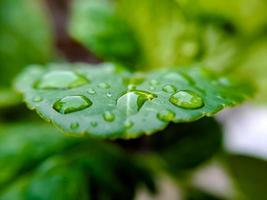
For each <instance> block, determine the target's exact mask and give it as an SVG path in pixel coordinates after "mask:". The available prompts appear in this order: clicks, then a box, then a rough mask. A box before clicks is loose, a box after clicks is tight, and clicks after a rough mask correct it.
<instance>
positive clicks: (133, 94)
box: [33, 71, 204, 129]
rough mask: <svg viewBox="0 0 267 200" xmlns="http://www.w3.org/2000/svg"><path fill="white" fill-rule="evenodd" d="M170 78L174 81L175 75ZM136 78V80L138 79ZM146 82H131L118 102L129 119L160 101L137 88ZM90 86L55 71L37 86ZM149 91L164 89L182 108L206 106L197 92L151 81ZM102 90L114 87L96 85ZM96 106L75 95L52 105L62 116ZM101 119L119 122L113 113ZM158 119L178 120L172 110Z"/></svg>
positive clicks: (74, 76) (140, 79) (91, 92)
mask: <svg viewBox="0 0 267 200" xmlns="http://www.w3.org/2000/svg"><path fill="white" fill-rule="evenodd" d="M170 78H175V77H174V75H172V76H170ZM135 79H136V80H135ZM143 81H144V77H143V76H136V77H135V78H132V79H131V82H128V83H127V85H128V91H127V92H126V93H125V94H123V95H122V96H120V97H119V98H118V99H117V108H118V109H119V110H120V111H121V112H124V113H126V116H130V115H134V114H136V113H138V112H139V111H140V110H141V108H142V107H143V106H144V104H145V103H146V102H147V101H152V100H153V99H155V98H157V97H158V95H156V94H154V93H153V92H148V91H143V90H137V89H136V85H138V84H140V83H142V82H143ZM88 83H90V81H89V80H88V79H87V78H86V77H84V76H82V75H80V74H77V73H75V72H72V71H53V72H48V73H47V74H45V75H44V76H43V77H42V78H41V79H40V80H39V81H38V82H36V83H35V85H34V87H36V88H38V89H62V90H66V89H72V88H76V87H80V86H83V85H85V84H88ZM149 85H150V87H149V89H150V90H151V91H154V90H155V89H156V88H157V89H158V88H159V87H161V90H162V91H163V92H164V93H168V94H169V99H168V100H169V102H170V103H171V104H172V105H174V106H176V107H179V108H183V109H198V108H201V107H203V106H204V101H203V98H202V97H201V96H200V95H198V94H197V93H196V92H193V91H191V90H178V89H177V88H176V87H175V86H174V85H172V84H167V85H163V86H162V85H160V84H159V81H158V80H150V81H149ZM97 87H98V88H100V89H109V88H110V87H111V86H110V85H109V84H108V83H105V82H102V83H99V84H98V85H97ZM86 92H87V94H89V95H96V90H95V89H93V88H88V89H87V91H86ZM106 96H107V97H109V98H110V97H112V93H110V92H107V94H106ZM42 100H43V98H42V97H40V96H36V97H34V99H33V101H34V102H41V101H42ZM92 105H93V102H92V101H91V100H90V99H89V98H88V97H86V96H84V95H72V96H65V97H63V98H61V99H58V100H57V101H56V102H55V103H54V104H53V109H54V110H56V111H57V112H58V113H61V114H69V113H73V112H77V111H81V110H84V109H86V108H89V107H91V106H92ZM102 117H103V119H104V120H105V121H107V122H113V121H114V120H115V119H116V116H115V114H114V113H113V112H112V111H105V112H104V113H103V114H102ZM157 117H158V119H160V120H161V121H164V122H168V121H172V120H173V119H174V118H175V112H173V111H172V110H169V109H167V110H163V111H160V112H159V113H158V114H157ZM90 125H91V126H92V127H97V125H98V124H97V122H90ZM133 125H134V123H133V122H132V121H129V120H126V121H125V123H124V126H125V128H127V129H128V128H131V127H132V126H133ZM70 127H71V128H72V129H76V128H78V127H79V123H78V122H73V123H71V125H70Z"/></svg>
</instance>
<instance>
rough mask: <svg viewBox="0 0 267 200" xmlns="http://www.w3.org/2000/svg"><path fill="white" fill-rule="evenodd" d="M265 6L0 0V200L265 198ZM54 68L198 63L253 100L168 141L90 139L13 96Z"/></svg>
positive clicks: (207, 0)
mask: <svg viewBox="0 0 267 200" xmlns="http://www.w3.org/2000/svg"><path fill="white" fill-rule="evenodd" d="M266 10H267V1H266V0H254V1H251V0H234V1H233V0H225V1H214V0H162V1H156V0H72V1H71V0H12V1H11V0H1V1H0V27H1V28H0V167H1V170H0V199H1V200H9V199H10V200H17V199H18V200H20V199H21V200H24V199H30V200H39V199H40V200H41V199H42V200H46V199H47V200H48V199H50V200H51V199H52V200H53V199H55V200H58V199H64V200H65V199H70V200H72V199H77V198H79V199H101V200H102V199H103V200H106V199H107V200H109V199H136V200H149V199H156V200H163V199H170V200H172V199H188V200H195V199H196V200H202V199H203V200H204V199H205V200H209V199H237V200H239V199H240V200H242V199H247V200H265V199H266V200H267V193H266V185H267V12H266ZM51 62H52V63H53V62H61V63H62V62H63V63H68V62H87V63H101V62H115V63H119V64H122V65H124V66H125V67H127V68H129V69H130V70H137V71H148V70H152V69H156V68H162V67H173V66H189V67H190V66H199V67H204V68H207V69H209V70H212V71H214V72H215V73H218V74H219V75H221V76H224V75H230V76H233V77H234V78H236V79H245V80H247V82H251V83H252V84H253V85H254V86H255V90H257V92H256V94H255V96H254V98H252V99H251V100H250V101H249V102H247V103H245V104H244V105H242V106H239V107H237V108H232V109H227V110H225V111H223V112H221V113H219V114H218V115H216V116H215V118H214V119H213V118H212V119H203V120H199V121H197V122H194V123H190V124H180V125H171V126H170V127H168V128H167V129H166V130H165V131H163V132H164V136H165V135H166V137H163V136H160V135H162V134H156V135H155V136H152V137H149V138H148V137H143V138H139V139H135V140H131V141H112V142H110V141H96V140H93V139H88V140H86V141H85V140H81V139H78V138H69V137H66V136H64V135H63V134H62V133H58V131H57V130H55V129H54V128H53V127H52V126H50V125H49V124H47V123H45V122H42V121H41V120H40V119H39V117H38V116H37V115H36V114H34V113H33V112H31V111H28V109H27V108H26V106H25V105H24V104H23V101H22V98H21V96H20V95H19V94H17V93H16V92H15V91H14V89H13V81H14V79H15V77H16V75H17V74H18V73H20V72H21V71H22V70H23V69H24V68H25V67H27V66H28V65H32V64H42V65H45V64H47V63H51ZM129 155H130V156H129Z"/></svg>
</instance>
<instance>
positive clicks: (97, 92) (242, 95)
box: [16, 64, 252, 138]
mask: <svg viewBox="0 0 267 200" xmlns="http://www.w3.org/2000/svg"><path fill="white" fill-rule="evenodd" d="M69 65H70V64H63V65H59V64H54V65H51V66H49V67H48V68H47V69H43V68H41V67H37V66H35V67H34V66H33V67H29V68H28V69H27V70H25V72H24V73H22V74H21V75H20V76H19V77H18V80H17V82H16V85H17V89H18V90H19V91H21V92H22V93H23V95H24V98H25V101H26V102H27V104H28V106H29V108H30V109H34V110H36V111H37V113H38V114H39V115H40V116H41V117H42V118H44V119H45V120H47V121H50V122H52V123H53V124H55V125H56V126H57V127H60V128H61V129H62V130H63V131H64V132H67V133H75V134H77V135H84V134H89V135H91V136H94V137H102V138H135V137H138V136H140V135H143V134H152V133H154V132H157V131H159V130H162V129H164V128H165V127H166V126H167V125H168V124H169V122H175V123H179V122H191V121H195V120H198V119H200V118H202V117H204V116H212V115H214V114H215V113H217V112H218V111H220V110H221V109H223V108H224V107H227V106H234V105H236V104H238V103H241V102H242V101H244V100H245V99H247V98H248V96H250V95H251V93H252V92H251V91H252V88H251V87H250V86H249V85H246V84H238V83H236V82H235V81H233V80H230V79H228V78H227V77H215V76H214V75H213V74H212V73H210V72H208V71H205V70H203V69H201V68H200V67H193V68H178V69H176V68H171V69H163V70H157V71H153V72H150V73H146V74H142V73H133V74H131V73H129V72H127V71H125V70H123V69H122V68H121V67H117V66H114V65H112V64H103V65H99V66H97V67H96V68H94V67H93V66H90V65H87V64H76V65H74V66H75V67H76V68H75V69H70V68H68V67H69ZM71 66H73V65H71Z"/></svg>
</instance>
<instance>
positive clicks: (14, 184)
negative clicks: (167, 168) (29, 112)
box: [0, 122, 155, 200]
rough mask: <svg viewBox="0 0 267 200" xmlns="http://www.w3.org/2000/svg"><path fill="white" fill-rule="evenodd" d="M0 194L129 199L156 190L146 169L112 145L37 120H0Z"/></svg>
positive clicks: (13, 197)
mask: <svg viewBox="0 0 267 200" xmlns="http://www.w3.org/2000/svg"><path fill="white" fill-rule="evenodd" d="M0 138H1V142H0V166H1V168H2V169H1V173H0V199H1V200H2V199H3V200H9V199H10V200H17V199H34V200H37V199H42V200H46V199H47V200H48V199H57V200H58V199H62V200H63V199H64V200H65V199H75V198H76V197H77V196H79V198H80V199H100V200H101V199H114V200H115V199H132V198H133V197H134V194H135V191H136V188H137V186H139V185H140V184H143V185H146V186H147V187H148V188H149V189H150V190H151V191H152V192H153V191H155V185H154V180H153V178H152V174H151V172H150V171H149V170H148V169H147V168H146V166H145V165H143V164H142V163H139V162H137V160H136V158H135V157H133V156H130V157H129V156H128V155H127V153H125V152H123V151H122V150H120V149H118V147H116V146H115V145H112V144H108V143H103V142H100V141H97V140H91V139H88V140H80V139H76V138H71V137H66V136H64V135H62V134H59V133H58V132H57V131H56V130H55V129H53V128H51V127H50V126H48V125H45V124H42V123H33V122H31V123H29V122H24V123H20V124H9V125H2V126H1V131H0Z"/></svg>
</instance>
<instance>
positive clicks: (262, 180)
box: [227, 155, 267, 200]
mask: <svg viewBox="0 0 267 200" xmlns="http://www.w3.org/2000/svg"><path fill="white" fill-rule="evenodd" d="M227 164H228V165H229V167H230V170H231V172H232V175H233V177H234V179H235V181H236V183H237V184H238V186H239V188H240V189H241V192H242V193H243V194H244V196H245V197H246V198H245V199H255V200H261V199H267V194H266V185H267V173H266V171H267V162H266V161H264V160H260V159H257V158H253V157H250V156H244V155H229V159H228V163H227Z"/></svg>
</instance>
